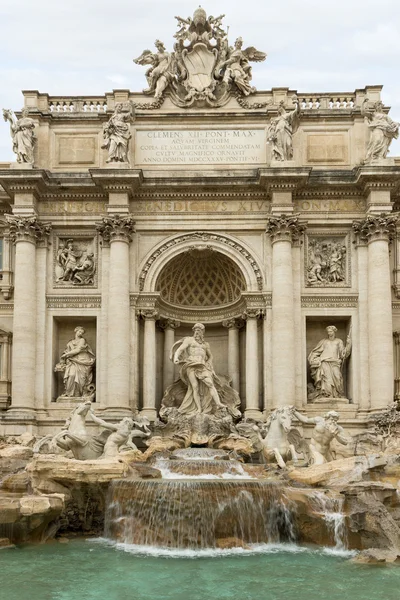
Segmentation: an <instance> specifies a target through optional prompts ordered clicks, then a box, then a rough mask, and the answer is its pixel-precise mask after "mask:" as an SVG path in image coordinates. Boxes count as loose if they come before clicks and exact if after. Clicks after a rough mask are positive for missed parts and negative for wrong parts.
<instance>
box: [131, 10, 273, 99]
mask: <svg viewBox="0 0 400 600" xmlns="http://www.w3.org/2000/svg"><path fill="white" fill-rule="evenodd" d="M224 16H225V15H220V16H219V17H212V16H209V17H207V15H206V12H205V10H204V9H203V8H198V9H197V10H196V11H195V12H194V15H193V18H191V17H188V18H187V19H183V18H181V17H175V18H176V19H177V21H178V27H179V29H178V31H177V32H176V33H175V35H174V37H175V38H176V42H175V44H174V51H173V52H168V51H167V50H166V48H165V46H164V44H163V43H162V42H160V41H159V40H156V43H155V46H156V49H157V52H151V50H144V51H143V52H142V54H141V55H140V56H139V57H138V58H137V59H135V61H134V62H135V63H137V64H139V65H150V68H149V69H148V70H147V71H146V78H147V81H148V84H149V87H148V88H147V89H146V90H143V92H144V93H145V94H151V95H153V94H154V98H155V101H154V103H155V104H158V105H160V104H161V103H162V100H163V98H164V95H165V93H166V92H167V91H168V92H169V94H170V96H171V98H172V100H173V102H174V103H175V104H177V105H178V106H183V107H184V106H191V105H193V104H194V103H197V104H200V105H202V104H206V105H209V106H214V107H217V106H222V105H223V104H225V103H226V102H228V100H229V98H230V97H231V95H232V94H233V95H236V97H238V96H248V95H250V94H252V93H254V92H255V91H256V89H255V87H253V86H251V84H250V81H251V77H252V75H251V65H250V61H255V62H260V61H263V60H265V58H266V54H265V53H264V52H260V51H258V50H256V48H254V47H253V46H250V47H249V48H246V49H243V48H242V45H243V41H242V39H241V38H238V39H237V40H236V42H235V44H234V46H233V47H232V46H229V43H228V38H227V32H226V31H225V30H224V29H223V27H222V19H223V18H224Z"/></svg>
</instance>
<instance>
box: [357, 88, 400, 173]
mask: <svg viewBox="0 0 400 600" xmlns="http://www.w3.org/2000/svg"><path fill="white" fill-rule="evenodd" d="M361 112H362V114H363V115H364V116H365V117H366V119H367V122H368V128H369V129H370V137H369V142H368V146H367V154H366V157H365V160H364V163H365V164H369V163H371V162H373V161H375V160H381V159H383V158H386V156H387V154H388V152H389V147H390V144H391V143H392V141H393V140H394V139H397V138H398V137H399V127H400V123H396V121H393V120H392V119H391V118H390V117H389V116H388V115H387V114H386V113H385V112H384V106H383V103H382V102H381V101H378V102H370V101H369V100H368V98H366V99H365V100H364V102H363V105H362V108H361Z"/></svg>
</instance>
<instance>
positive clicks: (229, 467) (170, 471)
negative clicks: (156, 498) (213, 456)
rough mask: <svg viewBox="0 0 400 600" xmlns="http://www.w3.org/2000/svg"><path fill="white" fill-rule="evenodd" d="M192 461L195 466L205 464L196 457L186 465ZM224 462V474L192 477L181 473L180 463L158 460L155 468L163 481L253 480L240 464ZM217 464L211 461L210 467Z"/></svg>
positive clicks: (199, 474) (206, 474)
mask: <svg viewBox="0 0 400 600" xmlns="http://www.w3.org/2000/svg"><path fill="white" fill-rule="evenodd" d="M192 461H193V462H194V463H195V464H200V463H201V462H202V463H204V462H205V461H204V459H201V458H198V457H196V458H192V459H191V460H190V461H186V464H187V463H189V464H190V462H192ZM223 462H224V466H226V471H223V472H222V473H207V472H205V473H199V472H193V474H191V475H189V474H188V473H180V472H179V467H178V464H177V463H178V461H170V460H167V459H164V458H158V459H157V460H156V461H155V463H154V467H155V468H156V469H158V470H159V471H160V472H161V476H162V478H163V479H211V480H212V479H253V477H252V475H250V474H249V473H247V472H246V471H245V470H244V468H243V466H242V464H241V463H240V462H238V461H234V462H233V461H223ZM215 463H216V461H210V466H211V467H212V465H213V464H215ZM193 466H194V465H193ZM171 467H172V468H171Z"/></svg>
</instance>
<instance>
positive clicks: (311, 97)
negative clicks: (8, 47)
mask: <svg viewBox="0 0 400 600" xmlns="http://www.w3.org/2000/svg"><path fill="white" fill-rule="evenodd" d="M381 89H382V86H366V87H365V88H363V89H357V90H355V91H354V92H343V93H332V92H321V93H319V94H318V93H317V94H308V93H301V92H296V91H295V90H290V89H289V88H272V90H270V91H259V92H257V93H256V94H254V96H251V98H249V104H250V106H251V105H252V104H254V103H255V104H257V102H261V103H265V104H264V106H265V105H266V106H267V111H270V110H272V111H274V110H275V109H276V107H277V106H278V105H279V104H280V103H281V102H282V103H283V104H284V105H285V106H291V105H292V102H293V98H294V97H297V98H298V100H299V102H300V106H301V109H302V110H303V111H304V112H305V113H306V114H307V113H308V114H312V113H314V112H316V111H327V110H328V111H329V110H330V111H337V110H347V111H348V110H354V109H358V110H359V109H360V108H361V106H362V103H363V101H364V100H365V98H368V99H369V100H370V101H373V102H376V101H377V100H380V96H381ZM23 94H24V97H25V106H27V107H29V108H30V109H32V111H33V112H35V111H36V110H37V111H40V112H44V113H52V114H54V115H58V114H62V115H66V114H77V113H86V114H90V113H91V114H104V113H106V112H113V110H114V108H115V105H116V103H117V102H127V101H129V100H131V101H133V102H134V103H136V104H137V106H138V110H139V111H140V109H141V108H142V107H141V105H145V104H151V103H152V101H154V98H152V97H150V96H146V97H144V96H143V95H142V94H141V93H135V92H131V91H129V90H114V91H113V92H110V93H106V94H104V95H103V96H80V97H77V96H49V95H48V94H42V93H39V92H38V91H36V90H31V91H24V92H23ZM250 100H251V101H250ZM153 108H154V107H153ZM160 108H161V110H162V104H161V105H160Z"/></svg>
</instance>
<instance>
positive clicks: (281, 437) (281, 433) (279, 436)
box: [261, 406, 300, 469]
mask: <svg viewBox="0 0 400 600" xmlns="http://www.w3.org/2000/svg"><path fill="white" fill-rule="evenodd" d="M293 417H294V415H293V407H292V406H282V407H280V408H276V409H275V410H274V411H273V412H272V413H271V414H270V416H269V417H268V419H267V421H266V423H265V425H264V427H263V428H262V430H261V431H262V432H266V433H265V437H264V438H263V439H262V440H261V443H262V447H263V448H262V453H263V456H264V458H265V460H266V461H267V462H270V461H271V459H274V458H275V460H276V462H277V463H278V465H279V467H281V469H284V468H285V467H286V463H285V461H286V460H288V459H289V458H290V457H291V458H292V459H293V460H294V461H297V460H298V458H297V453H296V450H295V447H294V444H295V443H296V441H297V440H296V438H297V437H300V434H299V432H298V431H297V430H296V429H293V428H292V418H293ZM294 433H295V434H296V435H293V434H294ZM291 437H293V438H295V439H294V440H293V441H292V440H291V439H290V438H291Z"/></svg>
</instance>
